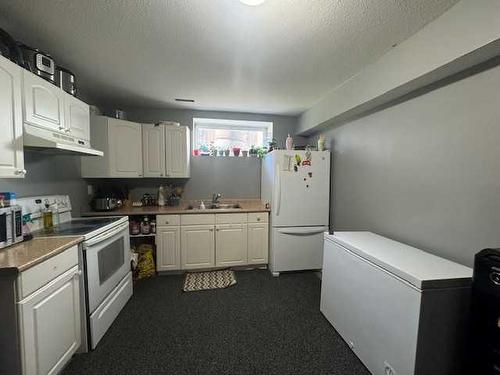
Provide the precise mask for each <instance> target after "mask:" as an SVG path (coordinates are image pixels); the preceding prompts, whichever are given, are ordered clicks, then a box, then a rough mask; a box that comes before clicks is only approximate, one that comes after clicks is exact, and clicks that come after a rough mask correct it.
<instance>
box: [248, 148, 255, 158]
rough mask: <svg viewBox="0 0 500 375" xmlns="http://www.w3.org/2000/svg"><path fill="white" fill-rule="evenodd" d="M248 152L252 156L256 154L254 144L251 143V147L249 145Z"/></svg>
mask: <svg viewBox="0 0 500 375" xmlns="http://www.w3.org/2000/svg"><path fill="white" fill-rule="evenodd" d="M248 154H249V155H250V156H254V157H255V156H257V148H256V147H255V146H254V145H252V147H250V150H249V151H248Z"/></svg>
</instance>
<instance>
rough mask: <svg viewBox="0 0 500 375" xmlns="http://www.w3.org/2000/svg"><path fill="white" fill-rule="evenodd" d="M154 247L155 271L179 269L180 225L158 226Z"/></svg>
mask: <svg viewBox="0 0 500 375" xmlns="http://www.w3.org/2000/svg"><path fill="white" fill-rule="evenodd" d="M156 248H157V252H156V269H157V271H170V270H179V269H180V268H181V227H180V226H167V227H158V228H157V230H156Z"/></svg>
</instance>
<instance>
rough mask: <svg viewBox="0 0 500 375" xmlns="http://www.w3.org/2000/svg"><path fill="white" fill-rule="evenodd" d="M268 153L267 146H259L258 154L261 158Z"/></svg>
mask: <svg viewBox="0 0 500 375" xmlns="http://www.w3.org/2000/svg"><path fill="white" fill-rule="evenodd" d="M266 154H267V149H266V148H265V147H259V148H257V156H258V157H259V159H263V158H264V156H266Z"/></svg>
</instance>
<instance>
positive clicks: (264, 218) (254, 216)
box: [248, 212, 269, 223]
mask: <svg viewBox="0 0 500 375" xmlns="http://www.w3.org/2000/svg"><path fill="white" fill-rule="evenodd" d="M268 221H269V214H268V213H267V212H249V213H248V222H249V223H267V222H268Z"/></svg>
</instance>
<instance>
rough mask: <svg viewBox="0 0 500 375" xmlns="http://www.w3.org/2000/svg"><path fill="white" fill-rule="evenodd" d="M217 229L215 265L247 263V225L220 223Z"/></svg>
mask: <svg viewBox="0 0 500 375" xmlns="http://www.w3.org/2000/svg"><path fill="white" fill-rule="evenodd" d="M215 230H216V235H215V265H216V266H217V267H224V266H227V267H230V266H242V265H245V264H247V225H246V224H220V225H217V226H216V229H215Z"/></svg>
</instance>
